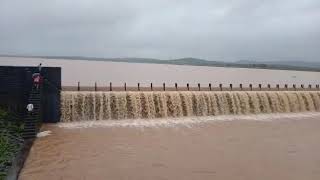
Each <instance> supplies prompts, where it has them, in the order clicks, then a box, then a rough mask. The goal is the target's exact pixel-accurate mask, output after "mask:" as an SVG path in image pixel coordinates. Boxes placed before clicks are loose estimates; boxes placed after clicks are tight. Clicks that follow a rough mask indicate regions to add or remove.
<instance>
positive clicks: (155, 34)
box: [0, 0, 320, 61]
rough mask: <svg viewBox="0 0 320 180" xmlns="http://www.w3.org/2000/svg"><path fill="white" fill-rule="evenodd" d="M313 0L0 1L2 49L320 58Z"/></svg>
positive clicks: (319, 17) (319, 6)
mask: <svg viewBox="0 0 320 180" xmlns="http://www.w3.org/2000/svg"><path fill="white" fill-rule="evenodd" d="M319 47H320V2H319V1H318V0H304V1H300V0H281V1H279V0H268V1H267V0H256V1H252V0H226V1H222V0H220V1H218V0H198V1H181V0H177V1H172V0H137V1H132V0H109V1H104V0H77V1H75V0H69V1H65V0H55V1H41V0H29V1H19V0H0V54H27V55H78V56H97V57H151V58H160V59H168V58H179V57H198V58H205V59H209V60H226V61H228V60H239V59H251V60H252V59H253V60H310V61H319V56H320V54H319V53H318V49H319Z"/></svg>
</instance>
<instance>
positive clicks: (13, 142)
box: [0, 108, 23, 180]
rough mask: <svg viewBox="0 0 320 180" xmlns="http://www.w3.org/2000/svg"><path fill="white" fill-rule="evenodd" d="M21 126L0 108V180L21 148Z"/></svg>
mask: <svg viewBox="0 0 320 180" xmlns="http://www.w3.org/2000/svg"><path fill="white" fill-rule="evenodd" d="M22 128H23V125H22V123H21V121H19V119H18V118H17V117H16V116H15V115H14V114H12V113H8V112H7V111H5V110H3V109H2V108H0V180H3V179H4V178H5V177H6V174H7V171H8V169H9V167H10V166H11V165H12V161H13V159H14V158H15V156H16V155H17V153H18V152H19V150H20V149H21V148H22V145H23V139H22V137H21V132H22Z"/></svg>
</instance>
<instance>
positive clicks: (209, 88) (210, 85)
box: [209, 83, 211, 91]
mask: <svg viewBox="0 0 320 180" xmlns="http://www.w3.org/2000/svg"><path fill="white" fill-rule="evenodd" d="M209 90H210V91H211V83H209Z"/></svg>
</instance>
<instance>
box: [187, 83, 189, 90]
mask: <svg viewBox="0 0 320 180" xmlns="http://www.w3.org/2000/svg"><path fill="white" fill-rule="evenodd" d="M187 90H188V91H189V90H190V88H189V83H187Z"/></svg>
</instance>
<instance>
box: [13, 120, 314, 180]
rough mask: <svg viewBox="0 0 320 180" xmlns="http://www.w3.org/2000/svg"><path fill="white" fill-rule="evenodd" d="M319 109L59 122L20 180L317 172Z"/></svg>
mask: <svg viewBox="0 0 320 180" xmlns="http://www.w3.org/2000/svg"><path fill="white" fill-rule="evenodd" d="M319 119H320V115H318V116H313V117H299V116H297V117H296V118H283V119H278V120H272V121H248V120H235V121H219V122H207V123H200V124H195V125H193V126H191V127H186V126H179V125H176V126H172V127H145V128H139V127H117V126H115V127H112V126H111V127H95V128H94V127H91V128H75V129H70V128H63V127H59V126H58V125H45V126H44V127H43V128H42V129H43V130H50V131H52V134H51V135H49V136H46V137H41V138H38V139H37V140H36V141H35V143H34V145H33V147H32V149H31V151H30V155H29V157H28V159H27V161H26V163H25V167H24V168H23V170H22V172H21V174H20V178H19V179H20V180H38V179H39V180H42V179H45V180H56V179H68V180H73V179H74V180H79V179H95V180H99V179H115V180H122V179H137V180H143V179H148V180H149V179H158V180H162V179H175V180H176V179H208V180H209V179H229V180H233V179H237V180H239V179H243V180H248V179H260V180H263V179H266V180H270V179H282V180H283V179H290V180H293V179H297V180H301V179H320V156H319V152H320V143H319V142H320V141H319V139H320V131H319V127H320V121H319Z"/></svg>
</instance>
